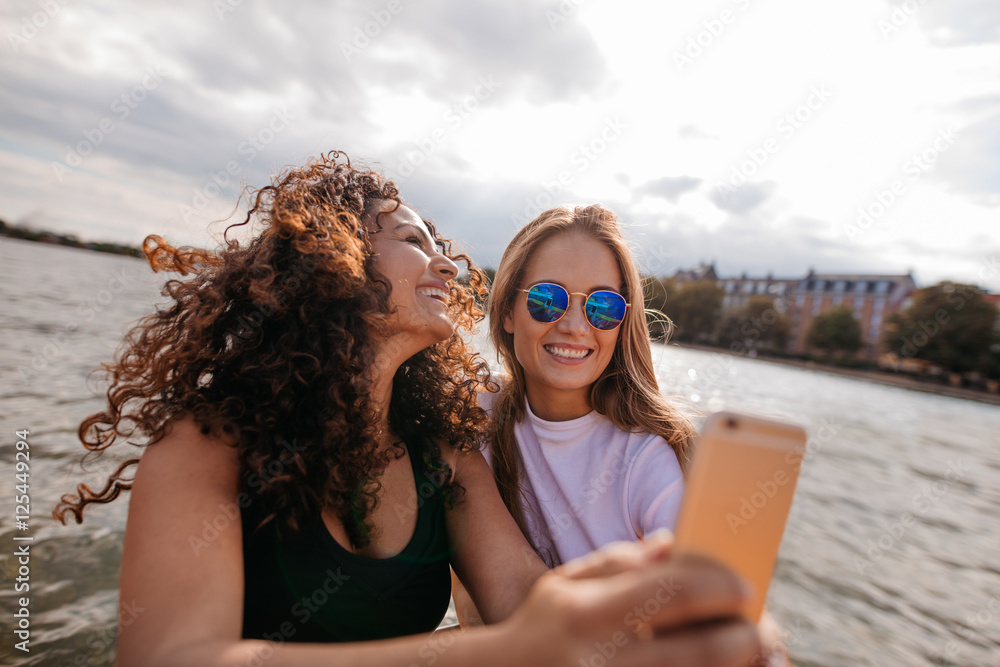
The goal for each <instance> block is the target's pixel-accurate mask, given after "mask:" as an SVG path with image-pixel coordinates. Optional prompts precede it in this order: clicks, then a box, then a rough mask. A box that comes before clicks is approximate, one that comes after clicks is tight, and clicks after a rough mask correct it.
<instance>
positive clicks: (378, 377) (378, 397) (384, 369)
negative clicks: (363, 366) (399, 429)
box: [370, 340, 405, 433]
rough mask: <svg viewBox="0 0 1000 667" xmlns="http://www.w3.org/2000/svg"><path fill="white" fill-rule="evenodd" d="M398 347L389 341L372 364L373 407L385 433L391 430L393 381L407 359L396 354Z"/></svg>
mask: <svg viewBox="0 0 1000 667" xmlns="http://www.w3.org/2000/svg"><path fill="white" fill-rule="evenodd" d="M397 350H399V347H398V346H395V345H393V344H392V342H391V340H387V341H386V344H385V345H382V346H381V347H380V348H379V351H378V352H377V353H376V355H375V363H374V364H372V369H373V372H374V373H373V377H372V388H371V395H370V396H371V406H372V409H373V410H375V411H376V412H377V413H378V414H379V415H381V417H380V419H379V426H380V428H381V429H382V431H383V432H385V433H387V432H388V430H389V406H390V404H391V402H392V380H393V378H394V377H395V376H396V371H398V370H399V367H400V366H402V365H403V362H404V361H405V359H401V358H399V357H398V355H397V354H395V352H396V351H397Z"/></svg>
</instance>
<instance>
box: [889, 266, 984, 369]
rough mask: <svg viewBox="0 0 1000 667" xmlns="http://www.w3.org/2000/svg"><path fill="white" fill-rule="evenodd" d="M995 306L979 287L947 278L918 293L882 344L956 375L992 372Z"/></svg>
mask: <svg viewBox="0 0 1000 667" xmlns="http://www.w3.org/2000/svg"><path fill="white" fill-rule="evenodd" d="M996 321H997V309H996V306H994V305H993V304H991V303H989V302H988V301H987V300H986V298H985V293H984V292H983V291H982V290H981V289H979V288H978V287H976V286H975V285H963V284H957V283H950V282H943V283H939V284H937V285H931V286H930V287H925V288H923V289H921V290H917V292H915V293H914V295H913V303H912V305H911V306H910V307H909V308H907V309H906V310H905V311H900V312H897V313H893V315H892V316H890V317H889V318H888V319H887V320H886V332H885V334H884V335H883V339H882V342H883V343H885V345H886V346H887V347H888V348H889V350H891V351H892V352H895V353H896V354H898V355H899V356H901V357H908V358H916V359H924V360H926V361H929V362H930V363H932V364H936V365H938V366H941V367H942V368H944V369H945V370H946V371H949V372H952V373H962V372H965V371H972V370H979V371H981V372H984V373H992V372H993V370H994V369H993V367H994V364H995V359H994V357H995V353H994V352H993V351H992V350H991V344H992V343H994V336H995V332H994V326H995V324H996Z"/></svg>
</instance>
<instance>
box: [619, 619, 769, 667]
mask: <svg viewBox="0 0 1000 667" xmlns="http://www.w3.org/2000/svg"><path fill="white" fill-rule="evenodd" d="M630 644H631V646H628V645H626V646H625V647H623V652H622V655H621V657H622V663H623V664H627V665H630V666H634V667H737V666H739V667H747V666H748V665H750V664H751V661H752V660H754V658H755V656H759V655H760V651H761V648H760V641H759V638H758V635H757V630H756V628H755V627H754V625H753V624H752V623H751V622H749V621H746V620H742V619H741V620H737V621H729V622H725V623H721V624H713V625H709V626H698V627H693V628H688V629H683V630H677V631H674V632H672V633H670V634H669V635H665V636H661V637H657V638H656V639H653V640H649V641H642V640H639V639H635V638H632V639H631V641H630Z"/></svg>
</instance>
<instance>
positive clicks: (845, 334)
mask: <svg viewBox="0 0 1000 667" xmlns="http://www.w3.org/2000/svg"><path fill="white" fill-rule="evenodd" d="M806 345H808V346H809V347H815V348H819V349H821V350H825V351H826V352H827V353H829V354H833V355H835V356H840V355H843V354H845V353H846V354H854V353H855V352H857V351H858V350H859V349H861V325H860V324H858V321H857V320H856V319H854V313H853V312H852V311H851V309H850V308H848V307H847V306H837V307H836V308H834V309H832V310H828V311H827V312H825V313H821V314H820V315H817V316H816V317H815V318H813V321H812V324H811V325H810V327H809V332H808V333H807V334H806Z"/></svg>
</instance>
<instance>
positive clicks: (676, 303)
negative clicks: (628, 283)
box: [663, 280, 724, 342]
mask: <svg viewBox="0 0 1000 667" xmlns="http://www.w3.org/2000/svg"><path fill="white" fill-rule="evenodd" d="M666 287H667V303H666V306H665V307H664V309H663V312H664V313H666V315H667V317H669V318H670V319H671V320H672V321H673V323H674V324H675V325H676V327H677V338H678V339H679V340H682V341H688V342H699V341H706V340H709V339H710V338H711V337H712V335H713V334H714V333H715V327H716V324H717V322H718V320H719V313H720V311H721V309H722V297H723V294H724V292H723V290H722V288H721V287H719V286H718V285H717V284H715V281H714V280H696V281H694V282H690V283H686V284H685V285H684V287H683V288H682V289H680V290H678V291H676V292H675V293H671V291H670V286H669V285H667V286H666Z"/></svg>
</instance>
